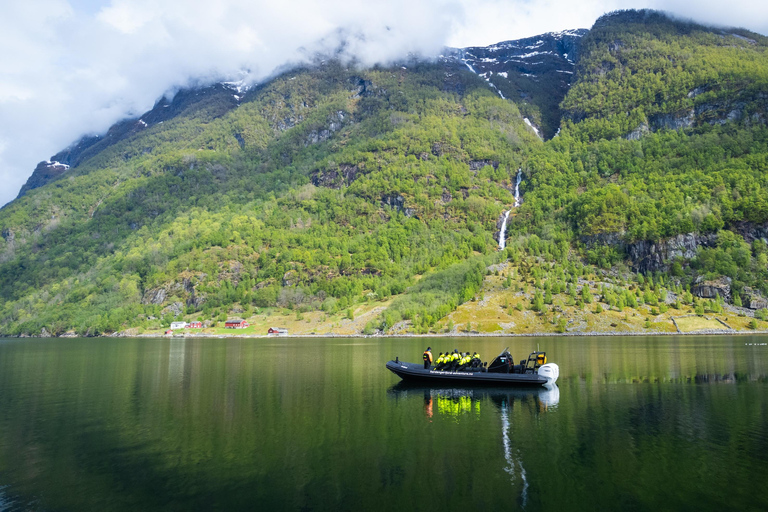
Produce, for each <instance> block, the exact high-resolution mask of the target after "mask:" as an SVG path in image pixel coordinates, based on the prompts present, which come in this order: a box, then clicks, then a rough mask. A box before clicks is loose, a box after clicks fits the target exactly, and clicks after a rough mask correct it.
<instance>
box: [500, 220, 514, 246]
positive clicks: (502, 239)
mask: <svg viewBox="0 0 768 512" xmlns="http://www.w3.org/2000/svg"><path fill="white" fill-rule="evenodd" d="M511 212H512V210H507V211H506V212H504V220H503V221H501V231H499V250H500V251H503V250H504V246H505V243H506V241H507V239H506V237H505V234H506V232H507V219H508V218H509V214H510V213H511Z"/></svg>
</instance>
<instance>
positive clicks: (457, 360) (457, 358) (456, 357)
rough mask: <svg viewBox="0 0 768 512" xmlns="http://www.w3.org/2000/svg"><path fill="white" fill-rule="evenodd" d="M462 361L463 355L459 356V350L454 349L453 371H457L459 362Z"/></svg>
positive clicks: (452, 355)
mask: <svg viewBox="0 0 768 512" xmlns="http://www.w3.org/2000/svg"><path fill="white" fill-rule="evenodd" d="M460 359H461V354H459V350H458V349H456V348H455V349H453V354H451V368H450V370H451V371H456V368H457V367H458V366H459V360H460Z"/></svg>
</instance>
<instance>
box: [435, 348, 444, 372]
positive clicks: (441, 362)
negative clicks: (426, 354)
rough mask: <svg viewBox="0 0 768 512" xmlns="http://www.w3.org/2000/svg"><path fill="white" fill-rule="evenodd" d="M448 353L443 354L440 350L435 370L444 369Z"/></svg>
mask: <svg viewBox="0 0 768 512" xmlns="http://www.w3.org/2000/svg"><path fill="white" fill-rule="evenodd" d="M446 355H447V354H443V353H442V352H440V355H439V356H437V359H435V370H442V369H443V366H445V356H446Z"/></svg>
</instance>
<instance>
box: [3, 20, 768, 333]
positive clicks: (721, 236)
mask: <svg viewBox="0 0 768 512" xmlns="http://www.w3.org/2000/svg"><path fill="white" fill-rule="evenodd" d="M767 52H768V39H766V38H764V37H762V36H759V35H757V34H753V33H750V32H746V31H743V30H731V31H725V30H720V29H710V28H706V27H702V26H698V25H694V24H691V23H687V22H679V21H674V20H670V19H668V18H666V17H664V16H663V15H661V14H659V13H655V12H650V11H627V12H619V13H612V14H610V15H606V16H604V17H603V18H601V19H600V20H598V21H597V22H596V24H595V26H594V27H593V28H592V30H590V32H589V33H588V34H587V35H586V36H585V37H584V40H583V41H582V43H581V50H580V58H579V60H578V62H577V63H576V75H575V78H574V82H573V85H572V86H571V88H570V90H569V92H568V93H567V95H566V96H565V99H564V100H563V102H562V104H561V110H562V120H561V124H560V130H559V132H558V134H557V135H556V136H555V137H554V138H552V139H551V140H548V141H546V142H542V141H541V140H540V139H539V137H538V136H537V135H536V134H535V133H534V132H533V131H532V130H531V129H530V128H529V127H528V126H527V125H526V123H525V122H524V121H523V118H522V116H521V114H520V112H521V109H523V110H525V109H526V108H529V106H526V105H525V104H524V103H522V100H521V103H520V104H516V103H515V101H514V99H513V100H508V99H503V98H501V97H500V95H499V94H498V93H497V90H495V89H494V88H492V87H489V85H488V84H487V83H486V82H485V81H484V80H483V79H482V78H480V77H478V76H476V75H474V74H473V73H472V72H471V71H469V70H468V69H467V68H466V67H464V66H463V65H461V63H450V62H410V61H409V62H404V63H402V65H397V66H391V67H384V66H382V67H374V68H372V69H357V68H355V67H354V66H349V65H344V64H342V63H339V62H335V61H332V60H329V61H327V62H323V63H319V64H317V65H315V66H307V67H304V68H299V69H294V70H291V71H288V72H286V73H283V74H282V75H280V76H278V77H276V78H274V79H273V80H271V81H269V82H267V83H265V84H263V85H260V86H259V87H257V88H254V89H252V90H249V91H248V92H247V93H239V92H236V91H233V90H232V89H231V88H228V87H226V86H221V85H218V86H213V87H211V88H207V89H205V90H204V91H201V92H200V93H199V94H197V93H192V94H190V93H187V94H186V95H179V96H177V98H175V99H173V100H172V101H164V102H160V103H159V104H158V105H157V107H156V108H155V109H154V110H153V111H151V112H149V113H147V114H145V116H142V118H141V119H140V120H136V121H133V122H132V123H133V124H131V125H130V126H131V127H132V128H131V129H130V130H124V131H123V132H121V133H123V135H122V136H121V138H120V140H117V141H116V142H114V141H113V142H109V143H108V142H101V143H100V144H97V145H95V146H93V147H92V148H91V149H90V150H89V152H87V153H85V154H84V155H83V156H82V157H81V161H80V162H78V164H77V165H75V166H73V167H72V168H71V169H69V170H68V171H67V172H66V173H64V174H63V175H62V176H60V177H58V178H57V179H55V180H53V181H51V182H50V183H47V184H45V185H44V186H42V187H39V188H35V189H31V190H28V191H27V192H26V193H25V195H23V196H22V197H20V198H19V199H17V200H16V201H14V202H12V203H10V204H9V205H7V206H6V207H4V208H3V209H2V210H0V231H2V238H0V332H2V333H4V334H12V335H16V334H28V335H38V334H40V333H41V332H47V333H52V334H62V333H65V332H75V333H78V334H89V335H96V334H104V333H112V332H117V331H123V330H126V329H128V328H135V327H138V328H141V329H159V328H162V327H164V326H167V325H169V324H170V321H171V320H173V319H175V318H186V319H192V318H194V319H201V320H202V321H206V322H208V323H209V324H215V323H216V322H221V321H223V320H224V319H226V318H228V317H230V316H233V315H234V316H242V317H248V316H250V315H255V314H258V313H259V312H263V311H269V310H287V311H291V312H292V314H296V315H298V316H300V315H301V314H303V313H308V312H313V311H314V312H318V311H320V312H323V314H325V315H329V316H331V315H337V316H351V315H352V314H353V313H352V311H353V307H354V306H355V305H358V304H361V303H371V304H373V303H376V304H382V305H383V306H382V307H381V312H380V313H379V314H377V315H376V316H375V318H373V319H372V320H371V321H369V322H367V323H366V325H365V332H367V333H372V332H391V330H392V329H394V328H395V327H396V326H397V328H402V326H403V325H405V326H406V329H407V330H410V331H411V332H430V331H431V330H435V329H436V328H437V326H439V325H440V326H443V325H444V323H445V321H444V319H445V318H446V316H447V315H449V314H450V313H451V312H452V311H454V310H456V308H457V307H459V306H460V305H461V304H463V303H466V302H467V301H472V300H475V299H476V298H477V297H478V296H479V295H480V294H482V289H483V282H484V278H485V276H486V275H487V274H489V273H491V272H492V271H491V270H489V269H490V268H492V266H493V265H494V264H498V263H500V262H501V263H503V262H509V263H513V264H515V265H517V268H523V267H524V269H525V270H524V271H523V273H524V276H525V277H526V278H529V279H530V281H531V288H530V290H528V289H527V287H526V290H524V291H522V290H521V292H522V293H530V296H531V304H530V307H531V308H532V309H533V310H534V311H544V310H545V309H546V307H545V306H546V304H553V299H552V295H553V293H554V296H555V299H554V301H555V302H557V296H558V294H562V297H563V302H569V303H570V302H571V299H572V302H573V305H576V304H577V303H578V304H580V305H581V306H582V307H583V305H584V304H590V303H591V302H592V298H591V296H589V295H590V294H591V293H592V292H590V289H589V288H588V287H585V286H583V285H582V286H579V282H580V281H579V279H580V277H581V276H586V275H590V274H591V275H597V274H605V275H607V274H610V275H613V276H614V278H613V280H612V282H614V283H615V284H616V288H613V287H608V288H607V289H602V290H601V291H602V293H600V299H601V300H603V302H604V303H605V304H607V305H608V306H609V307H612V308H622V309H623V308H624V307H634V306H632V304H634V305H635V306H636V305H637V303H638V300H639V303H640V304H649V305H652V306H653V307H654V308H657V307H659V305H660V304H661V305H662V306H663V305H664V301H665V298H666V295H667V290H670V291H671V292H672V293H675V294H677V295H676V296H679V297H681V298H682V300H683V302H686V303H689V304H691V305H692V306H697V307H698V303H697V301H696V299H695V298H694V297H693V296H692V295H691V290H692V287H694V288H695V285H696V284H697V283H700V282H702V281H714V280H718V279H719V280H723V279H726V278H727V281H728V293H725V294H722V295H723V296H722V297H721V296H719V295H718V301H717V303H721V302H722V301H723V300H725V301H727V302H730V303H732V304H733V305H735V306H741V305H742V303H743V302H746V301H747V300H748V297H752V298H753V299H755V300H756V301H757V303H759V299H760V298H761V297H762V296H765V295H768V284H767V283H768V250H767V249H766V244H765V238H766V237H767V236H768V229H766V226H767V225H768V183H767V182H766V179H767V178H766V176H768V128H766V120H767V119H768V117H767V116H768V113H767V112H766V108H767V107H766V105H768V58H766V57H768V55H767ZM182 100H183V101H182ZM163 109H170V110H172V111H173V115H166V114H163V112H165V111H163ZM153 121H154V122H153ZM126 126H129V125H126ZM518 170H520V172H522V175H523V177H524V179H523V182H522V184H521V192H522V193H523V198H524V200H523V203H522V205H521V206H520V207H519V208H517V209H515V211H514V213H513V214H512V215H511V216H510V219H509V225H508V229H507V233H506V234H507V236H508V239H509V248H508V249H506V250H504V251H498V248H497V244H498V239H497V237H498V230H499V228H498V226H499V220H500V218H501V215H502V213H503V212H504V211H506V210H509V209H510V208H511V207H512V205H513V204H514V197H513V191H514V182H515V177H516V175H517V173H518ZM689 234H691V236H693V237H698V238H696V239H697V240H699V242H696V243H695V244H694V246H693V247H689V248H687V249H686V250H682V251H679V254H677V253H675V254H673V257H668V255H667V256H664V257H663V258H661V259H659V260H658V261H655V263H654V264H652V265H651V264H641V260H643V258H646V257H648V256H649V255H651V254H652V253H654V252H660V251H661V249H659V248H660V247H663V246H664V244H665V243H666V241H668V240H670V239H673V238H674V237H676V236H677V235H689ZM649 248H651V249H649ZM654 248H655V249H654ZM521 266H522V267H521ZM518 272H520V271H518ZM510 279H511V278H510ZM510 283H511V281H510ZM508 284H509V283H508ZM630 287H631V290H632V293H629V291H628V290H630ZM694 291H695V289H694ZM646 292H647V293H646ZM644 293H645V295H643V294H644ZM676 300H677V299H676ZM670 301H671V299H670ZM711 307H712V308H714V309H717V308H718V307H719V306H718V305H717V304H716V303H715V302H713V306H711ZM762 314H763V313H762V312H761V313H760V315H762ZM441 320H443V322H442V323H441ZM563 321H564V320H563ZM555 323H557V321H556V322H555ZM560 327H562V326H560ZM560 327H557V326H556V327H553V330H555V329H557V328H560Z"/></svg>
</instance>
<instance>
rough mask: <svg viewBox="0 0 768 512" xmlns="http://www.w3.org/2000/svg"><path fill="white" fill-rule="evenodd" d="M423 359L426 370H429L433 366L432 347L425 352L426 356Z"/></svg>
mask: <svg viewBox="0 0 768 512" xmlns="http://www.w3.org/2000/svg"><path fill="white" fill-rule="evenodd" d="M422 357H423V359H424V369H425V370H427V369H428V368H429V367H430V366H432V347H427V350H425V351H424V355H423V356H422Z"/></svg>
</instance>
